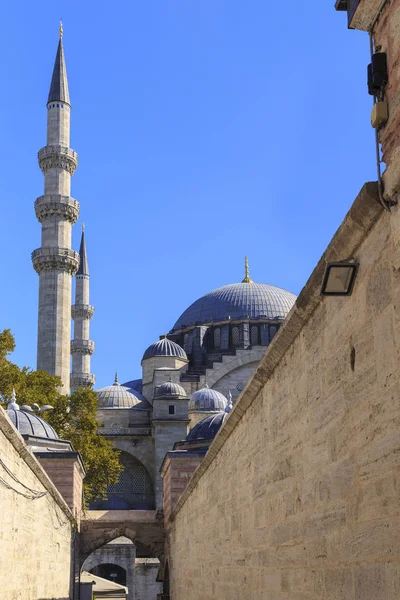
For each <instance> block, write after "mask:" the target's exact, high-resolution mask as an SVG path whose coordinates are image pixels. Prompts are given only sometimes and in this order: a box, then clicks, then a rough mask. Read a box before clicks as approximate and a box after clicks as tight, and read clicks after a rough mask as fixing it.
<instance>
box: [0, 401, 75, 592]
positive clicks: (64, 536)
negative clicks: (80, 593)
mask: <svg viewBox="0 0 400 600" xmlns="http://www.w3.org/2000/svg"><path fill="white" fill-rule="evenodd" d="M0 458H1V463H0V477H1V479H0V525H1V528H0V556H1V568H0V589H1V597H2V599H4V600H17V599H18V600H19V599H21V600H22V599H23V600H50V599H53V598H57V600H67V599H69V598H70V597H72V591H73V590H72V587H73V584H72V582H71V573H72V571H73V568H72V567H73V564H72V563H73V558H72V556H71V554H72V551H71V547H72V536H73V514H72V512H71V511H70V510H69V508H68V506H67V505H66V503H65V502H64V500H63V499H62V497H61V496H60V494H59V493H58V491H57V490H56V488H55V487H54V485H53V484H52V483H51V481H50V479H49V478H48V477H47V475H46V473H45V472H44V470H43V469H42V467H41V466H40V464H39V463H38V461H37V460H36V459H35V457H34V456H33V455H32V453H31V452H30V451H29V450H28V449H27V447H26V446H25V443H24V441H23V439H22V438H21V436H20V435H19V434H18V432H17V431H16V430H15V428H14V427H13V426H12V424H11V423H10V421H9V420H8V418H7V416H6V415H5V413H4V411H3V409H1V408H0ZM32 490H33V492H32ZM42 494H43V495H42Z"/></svg>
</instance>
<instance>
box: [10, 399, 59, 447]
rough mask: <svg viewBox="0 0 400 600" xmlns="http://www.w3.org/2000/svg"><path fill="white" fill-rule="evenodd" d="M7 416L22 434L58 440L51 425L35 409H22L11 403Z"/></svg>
mask: <svg viewBox="0 0 400 600" xmlns="http://www.w3.org/2000/svg"><path fill="white" fill-rule="evenodd" d="M6 413H7V416H8V418H9V419H10V421H11V423H12V424H13V425H14V427H15V429H16V430H17V431H19V433H20V434H21V435H31V436H34V437H40V438H48V439H49V440H58V439H59V438H58V435H57V434H56V432H55V431H54V429H53V428H52V426H51V425H49V424H48V423H46V421H44V420H43V419H41V418H40V417H38V415H36V414H35V413H34V412H33V411H27V412H25V410H20V409H19V406H18V405H16V406H15V403H14V402H13V403H10V404H9V405H8V408H7V410H6Z"/></svg>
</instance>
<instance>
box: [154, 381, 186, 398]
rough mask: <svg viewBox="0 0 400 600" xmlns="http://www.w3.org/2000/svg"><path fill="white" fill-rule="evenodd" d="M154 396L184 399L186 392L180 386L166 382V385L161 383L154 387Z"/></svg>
mask: <svg viewBox="0 0 400 600" xmlns="http://www.w3.org/2000/svg"><path fill="white" fill-rule="evenodd" d="M154 395H155V396H174V397H179V396H183V397H186V392H185V390H184V389H183V387H182V386H181V385H179V383H173V382H172V381H167V382H166V383H163V384H161V385H159V386H157V387H156V389H155V392H154Z"/></svg>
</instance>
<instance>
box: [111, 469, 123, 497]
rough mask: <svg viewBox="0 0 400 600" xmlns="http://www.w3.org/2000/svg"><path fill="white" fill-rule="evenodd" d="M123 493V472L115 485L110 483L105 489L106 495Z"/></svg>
mask: <svg viewBox="0 0 400 600" xmlns="http://www.w3.org/2000/svg"><path fill="white" fill-rule="evenodd" d="M123 493H124V472H123V471H121V473H120V474H119V479H118V481H117V482H116V483H112V484H111V485H109V486H108V488H107V494H123Z"/></svg>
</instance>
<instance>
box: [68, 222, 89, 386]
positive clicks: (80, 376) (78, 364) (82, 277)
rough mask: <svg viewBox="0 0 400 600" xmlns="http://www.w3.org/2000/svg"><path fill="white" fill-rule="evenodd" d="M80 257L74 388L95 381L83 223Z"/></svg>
mask: <svg viewBox="0 0 400 600" xmlns="http://www.w3.org/2000/svg"><path fill="white" fill-rule="evenodd" d="M79 258H80V262H79V269H78V271H77V273H76V277H75V304H74V305H73V307H72V311H71V315H72V319H73V321H74V339H73V340H72V342H71V354H72V373H71V389H72V390H75V389H77V388H78V387H89V386H91V385H93V384H94V382H95V377H94V375H92V373H91V372H90V357H91V355H92V354H93V352H94V342H92V340H90V339H89V328H90V319H91V318H92V317H93V314H94V307H93V306H91V305H90V304H89V279H90V278H89V262H88V257H87V251H86V240H85V226H84V225H82V237H81V245H80V249H79Z"/></svg>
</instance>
